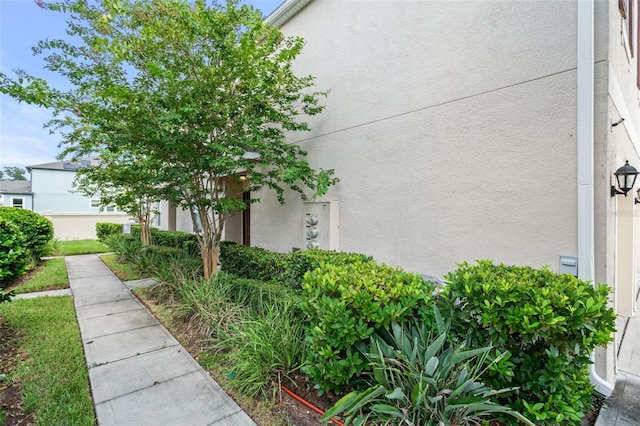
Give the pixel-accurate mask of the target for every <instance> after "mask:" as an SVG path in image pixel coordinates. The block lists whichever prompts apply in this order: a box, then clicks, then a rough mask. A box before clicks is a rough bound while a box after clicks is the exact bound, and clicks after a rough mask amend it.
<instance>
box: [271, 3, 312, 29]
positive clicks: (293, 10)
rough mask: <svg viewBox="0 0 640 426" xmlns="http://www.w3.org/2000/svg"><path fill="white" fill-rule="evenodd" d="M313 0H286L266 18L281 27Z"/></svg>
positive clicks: (275, 25)
mask: <svg viewBox="0 0 640 426" xmlns="http://www.w3.org/2000/svg"><path fill="white" fill-rule="evenodd" d="M312 1H313V0H285V1H284V2H282V4H281V5H280V6H278V7H277V8H276V10H274V11H273V12H271V14H270V15H269V16H267V18H266V19H265V20H264V21H265V22H266V23H267V24H269V25H271V26H274V27H281V26H282V25H283V24H284V23H285V22H287V21H288V20H289V19H291V18H293V17H294V16H295V15H296V14H297V13H298V12H299V11H300V10H301V9H302V8H303V7H305V6H306V5H307V4H309V3H311V2H312Z"/></svg>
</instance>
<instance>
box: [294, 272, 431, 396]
mask: <svg viewBox="0 0 640 426" xmlns="http://www.w3.org/2000/svg"><path fill="white" fill-rule="evenodd" d="M303 287H304V289H305V290H306V291H307V293H308V300H306V301H304V302H303V310H304V312H305V314H306V315H307V319H308V326H307V328H306V337H307V341H308V343H309V347H310V349H309V352H308V361H309V362H308V364H307V365H306V366H305V367H304V371H305V372H306V373H307V374H309V375H310V376H311V378H312V379H313V380H314V382H315V383H316V388H318V389H319V390H320V392H324V391H326V390H339V389H341V388H342V387H343V386H345V385H348V384H350V383H351V382H352V380H353V379H354V378H356V377H357V376H359V375H360V374H361V373H362V372H363V371H366V370H368V369H369V368H370V367H369V366H368V365H367V364H366V362H365V360H364V359H363V357H362V355H361V354H360V353H359V352H358V351H357V350H355V345H356V344H357V343H358V342H364V341H367V340H368V339H369V336H371V335H372V334H373V333H374V332H375V331H376V330H379V329H381V328H384V327H388V326H389V325H390V324H391V323H393V322H397V323H402V322H404V321H406V320H407V319H409V318H411V317H414V316H422V317H428V314H430V313H431V311H432V309H431V308H432V306H433V300H432V298H431V295H432V293H433V291H434V285H433V284H432V283H430V282H428V281H425V280H424V279H423V278H422V277H420V276H419V275H417V274H411V273H408V272H405V271H402V270H401V269H399V268H395V269H394V268H392V267H390V266H386V265H377V264H376V263H374V262H362V261H361V262H354V263H348V264H345V265H341V266H337V265H331V264H322V265H321V266H320V267H319V268H317V269H316V270H314V271H312V272H308V273H307V274H306V275H305V277H304V281H303Z"/></svg>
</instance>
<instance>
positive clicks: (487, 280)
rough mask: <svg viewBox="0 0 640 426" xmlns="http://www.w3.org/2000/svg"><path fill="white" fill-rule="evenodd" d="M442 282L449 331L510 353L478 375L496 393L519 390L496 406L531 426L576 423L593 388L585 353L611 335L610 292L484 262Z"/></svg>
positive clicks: (570, 279)
mask: <svg viewBox="0 0 640 426" xmlns="http://www.w3.org/2000/svg"><path fill="white" fill-rule="evenodd" d="M445 280H446V282H447V287H446V294H444V295H443V306H444V307H445V309H446V310H447V311H448V313H449V315H450V317H451V319H452V329H453V331H454V332H455V334H457V335H458V336H465V337H466V338H467V339H468V341H469V343H470V344H471V345H474V346H483V345H487V344H492V345H493V346H494V347H496V348H500V349H503V350H507V351H509V353H510V356H511V358H509V359H507V360H503V361H502V362H500V363H498V364H496V365H494V366H493V367H492V368H491V369H490V370H489V371H488V372H487V374H485V375H484V376H483V379H484V380H485V382H486V383H487V384H489V385H490V386H492V387H494V388H502V387H508V386H513V385H515V386H521V389H520V390H519V391H518V392H516V393H514V394H513V395H509V396H505V397H502V398H501V402H503V403H504V404H505V405H509V406H510V407H512V408H514V409H516V410H518V411H520V412H522V413H523V414H524V415H526V416H527V417H529V418H530V419H531V420H533V421H535V422H536V424H540V425H542V424H548V425H551V424H566V425H579V424H580V419H581V418H582V416H583V414H582V413H583V412H584V411H585V410H587V409H588V408H589V406H590V404H591V395H592V391H593V386H592V385H591V383H590V381H589V374H588V370H587V368H588V365H589V364H590V360H589V354H590V353H591V352H593V350H594V349H595V347H596V346H598V345H605V344H607V343H609V342H611V341H612V337H611V334H612V333H613V332H614V331H615V330H614V326H615V315H614V313H613V310H612V309H611V308H608V307H607V298H608V295H609V292H610V288H609V287H607V286H605V285H602V284H598V285H597V286H595V287H594V286H592V285H591V284H590V283H587V282H584V281H581V280H578V279H577V278H575V277H573V276H571V275H568V274H563V275H558V274H555V273H553V272H551V271H549V270H548V269H534V268H531V267H528V266H505V265H494V264H493V263H492V262H491V261H488V260H483V261H480V262H478V264H477V265H469V264H467V263H463V264H461V265H459V268H458V269H457V270H455V271H453V272H451V273H449V274H448V275H447V276H446V277H445ZM443 312H444V311H443Z"/></svg>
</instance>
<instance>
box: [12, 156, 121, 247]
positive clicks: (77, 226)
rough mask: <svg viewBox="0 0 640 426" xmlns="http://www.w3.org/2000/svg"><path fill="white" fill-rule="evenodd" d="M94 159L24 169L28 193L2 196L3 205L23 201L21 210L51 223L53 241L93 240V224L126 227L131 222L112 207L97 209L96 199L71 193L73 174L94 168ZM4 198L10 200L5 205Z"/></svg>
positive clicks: (97, 202) (94, 232)
mask: <svg viewBox="0 0 640 426" xmlns="http://www.w3.org/2000/svg"><path fill="white" fill-rule="evenodd" d="M98 163H99V160H98V159H97V158H85V159H81V160H80V161H79V162H72V161H58V162H53V163H46V164H38V165H34V166H29V167H27V171H28V172H29V173H30V174H31V181H25V182H26V183H27V184H29V185H30V186H29V191H28V193H26V194H24V195H20V194H17V193H12V194H11V195H10V196H8V195H5V196H4V198H5V205H11V204H7V203H8V202H9V203H13V205H14V206H15V207H17V206H16V205H15V201H12V200H15V199H16V198H18V197H23V206H22V208H28V209H29V210H33V211H34V212H37V213H40V214H42V215H43V216H44V217H46V218H48V219H50V220H51V221H52V222H53V227H54V233H55V238H57V239H59V240H69V239H95V238H96V230H95V224H96V223H97V222H114V223H127V222H131V221H132V219H131V218H129V216H128V215H127V214H125V213H122V212H118V211H117V209H116V208H115V207H114V206H106V207H105V206H101V205H100V199H99V197H97V196H96V197H87V196H85V195H82V194H80V193H78V192H76V191H75V190H74V186H73V182H74V179H75V176H76V171H77V170H78V169H79V168H81V167H88V166H95V165H97V164H98ZM8 198H11V200H9V201H6V200H7V199H8Z"/></svg>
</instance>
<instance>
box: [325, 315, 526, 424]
mask: <svg viewBox="0 0 640 426" xmlns="http://www.w3.org/2000/svg"><path fill="white" fill-rule="evenodd" d="M434 317H435V318H436V321H435V324H431V323H427V322H425V321H423V320H420V319H418V320H415V319H412V320H410V321H408V322H407V323H406V324H405V325H400V324H397V323H394V324H392V325H391V327H390V329H383V330H381V333H380V334H374V335H372V336H371V339H370V344H369V346H368V347H365V345H360V350H361V351H362V353H363V354H364V355H365V357H366V358H367V361H368V362H369V363H370V365H371V366H372V367H373V374H372V376H371V377H370V380H368V381H369V382H370V383H369V384H370V387H369V388H367V389H364V390H356V391H353V392H351V393H349V394H347V395H346V396H344V397H343V398H342V399H340V400H339V401H338V402H337V403H336V404H335V405H334V406H333V407H332V408H331V409H329V410H328V411H327V412H326V414H325V416H324V417H323V420H325V421H326V420H329V419H330V418H331V417H332V416H335V415H337V414H341V413H344V414H345V416H346V419H345V424H350V423H352V422H353V423H354V424H359V425H367V424H376V425H380V424H401V423H402V424H409V425H424V426H436V425H461V426H462V425H479V424H481V423H480V422H481V421H482V420H487V421H488V420H489V419H488V418H487V417H488V416H490V415H495V414H497V413H500V414H503V415H504V414H508V415H511V416H513V417H515V418H516V419H519V420H521V421H522V422H523V423H525V424H527V425H530V426H534V423H531V422H530V421H528V420H527V419H526V418H524V417H523V416H522V415H521V414H519V413H516V412H514V411H513V410H511V409H510V408H508V407H504V406H501V405H498V404H496V403H494V402H493V401H492V400H491V398H492V397H493V396H494V395H498V394H501V393H504V392H509V391H512V390H513V389H502V390H499V391H494V390H491V389H490V388H488V387H487V386H485V385H484V384H483V383H482V382H481V381H480V375H481V374H482V372H483V371H484V370H485V369H486V365H485V362H486V360H487V356H488V354H489V351H490V350H491V347H490V346H486V347H482V348H478V349H472V348H469V347H468V346H466V345H455V344H454V345H451V344H447V334H448V331H449V330H448V327H447V326H446V325H445V323H444V321H442V318H441V317H440V316H439V313H438V312H437V311H436V314H435V315H434Z"/></svg>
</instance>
